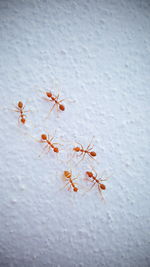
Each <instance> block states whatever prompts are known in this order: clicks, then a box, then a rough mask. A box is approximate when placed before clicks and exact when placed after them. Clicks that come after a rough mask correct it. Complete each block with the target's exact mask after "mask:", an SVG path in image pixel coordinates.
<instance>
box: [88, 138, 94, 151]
mask: <svg viewBox="0 0 150 267" xmlns="http://www.w3.org/2000/svg"><path fill="white" fill-rule="evenodd" d="M93 139H94V136H93V137H92V139H91V141H90V143H89V145H88V146H87V148H86V150H88V149H89V147H90V145H91V143H92V141H93Z"/></svg>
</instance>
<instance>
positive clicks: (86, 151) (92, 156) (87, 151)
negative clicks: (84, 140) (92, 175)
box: [73, 138, 96, 160]
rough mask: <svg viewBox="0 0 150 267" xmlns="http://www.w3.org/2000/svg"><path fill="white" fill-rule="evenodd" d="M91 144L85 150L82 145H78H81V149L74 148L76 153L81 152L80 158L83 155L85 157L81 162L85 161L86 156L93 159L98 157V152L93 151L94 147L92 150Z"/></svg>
mask: <svg viewBox="0 0 150 267" xmlns="http://www.w3.org/2000/svg"><path fill="white" fill-rule="evenodd" d="M92 140H93V138H92ZM92 140H91V142H92ZM91 142H90V144H89V145H88V146H87V148H86V149H84V148H83V146H82V145H81V144H80V143H77V144H79V145H80V147H79V146H76V147H74V148H73V150H74V151H75V152H81V154H80V155H78V156H79V157H80V156H81V155H83V157H82V159H81V160H83V159H84V157H85V155H86V154H88V155H89V156H90V157H91V158H94V157H96V152H95V151H91V150H92V148H93V146H92V147H91V148H90V145H91Z"/></svg>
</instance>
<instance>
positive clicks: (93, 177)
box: [85, 171, 107, 199]
mask: <svg viewBox="0 0 150 267" xmlns="http://www.w3.org/2000/svg"><path fill="white" fill-rule="evenodd" d="M94 172H95V171H94ZM86 176H87V177H86V179H85V180H87V181H90V182H92V183H93V185H92V186H91V188H90V190H91V189H92V188H93V187H94V186H95V185H96V184H97V187H98V190H99V193H100V194H101V197H102V199H104V198H103V195H102V190H106V186H105V185H104V184H103V183H101V182H103V181H106V180H107V179H102V178H100V179H97V173H96V172H95V174H93V172H91V171H87V172H86Z"/></svg>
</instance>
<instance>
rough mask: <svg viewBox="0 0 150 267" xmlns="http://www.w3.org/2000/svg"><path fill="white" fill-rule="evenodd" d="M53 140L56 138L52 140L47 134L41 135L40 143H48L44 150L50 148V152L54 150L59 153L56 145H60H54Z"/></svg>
mask: <svg viewBox="0 0 150 267" xmlns="http://www.w3.org/2000/svg"><path fill="white" fill-rule="evenodd" d="M53 139H54V137H52V138H51V139H50V138H49V135H48V136H47V135H46V134H41V140H40V141H39V142H40V143H46V146H45V147H44V149H46V148H48V152H49V151H50V149H52V150H53V151H54V152H55V153H58V152H59V149H58V147H56V146H55V145H57V144H59V143H52V140H53Z"/></svg>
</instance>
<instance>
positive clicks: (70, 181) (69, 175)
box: [64, 171, 78, 192]
mask: <svg viewBox="0 0 150 267" xmlns="http://www.w3.org/2000/svg"><path fill="white" fill-rule="evenodd" d="M64 178H65V180H66V181H68V182H67V184H66V186H67V185H68V184H70V186H69V188H68V190H70V189H71V188H72V189H73V191H74V192H77V191H78V188H77V187H76V183H74V182H73V181H74V180H75V179H76V178H74V179H72V172H69V171H64Z"/></svg>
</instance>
